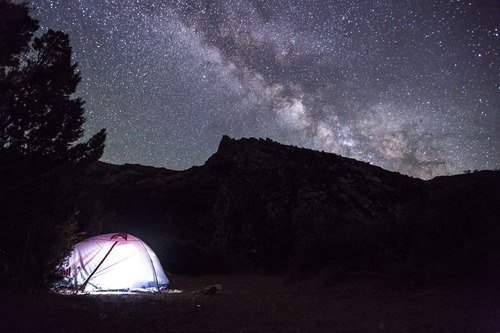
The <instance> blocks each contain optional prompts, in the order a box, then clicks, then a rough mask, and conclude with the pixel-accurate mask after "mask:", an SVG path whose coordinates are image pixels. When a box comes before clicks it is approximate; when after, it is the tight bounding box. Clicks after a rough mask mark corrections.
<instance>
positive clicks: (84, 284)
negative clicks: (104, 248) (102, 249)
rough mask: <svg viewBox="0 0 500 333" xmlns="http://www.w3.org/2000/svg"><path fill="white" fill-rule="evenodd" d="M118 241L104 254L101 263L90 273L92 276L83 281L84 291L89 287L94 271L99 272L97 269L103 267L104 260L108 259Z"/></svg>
mask: <svg viewBox="0 0 500 333" xmlns="http://www.w3.org/2000/svg"><path fill="white" fill-rule="evenodd" d="M116 243H118V241H116V242H115V243H114V244H113V245H112V246H111V248H110V249H109V251H108V253H106V255H105V256H104V258H102V260H101V262H100V263H99V265H97V267H96V268H95V269H94V271H93V272H92V274H90V276H89V277H88V278H87V280H85V282H84V283H83V285H82V288H81V289H82V292H83V291H84V290H85V288H86V287H87V282H89V281H90V279H91V278H92V276H94V273H95V272H97V270H98V269H99V267H101V264H102V263H103V262H104V260H106V258H107V257H108V255H109V254H110V253H111V250H113V248H114V247H115V245H116Z"/></svg>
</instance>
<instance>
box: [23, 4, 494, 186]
mask: <svg viewBox="0 0 500 333" xmlns="http://www.w3.org/2000/svg"><path fill="white" fill-rule="evenodd" d="M29 3H30V6H31V8H32V12H31V13H32V16H33V17H34V18H36V19H38V20H40V25H41V31H46V30H47V29H48V28H52V29H55V30H62V31H64V32H65V33H68V34H69V35H70V40H71V44H72V46H73V51H74V58H75V61H76V62H78V64H79V67H78V68H79V70H80V71H81V74H82V77H83V80H82V82H81V83H80V85H79V88H78V93H77V95H78V96H80V97H82V98H83V99H84V100H85V101H86V104H85V110H86V117H87V124H86V127H85V128H86V133H87V134H88V135H91V134H93V133H95V132H96V131H98V130H99V129H101V128H103V127H105V128H107V130H108V139H107V142H106V149H105V153H104V155H103V158H102V160H103V161H105V162H111V163H115V164H123V163H140V164H143V165H152V166H158V167H166V168H169V169H176V170H182V169H187V168H189V167H191V166H193V165H202V164H204V162H205V161H206V160H207V158H208V157H209V156H211V155H212V154H213V153H215V151H216V150H217V147H218V144H219V142H220V139H221V137H222V135H224V134H226V135H229V136H231V137H233V138H241V137H257V138H271V139H273V140H275V141H278V142H281V143H284V144H291V145H296V146H299V147H307V148H312V149H316V150H322V151H326V152H333V153H336V154H340V155H342V156H346V157H352V158H355V159H358V160H362V161H366V162H370V163H372V164H374V165H378V166H381V167H383V168H385V169H388V170H392V171H399V172H401V173H403V174H407V175H411V176H414V177H420V178H425V179H427V178H431V177H434V176H438V175H448V174H457V173H462V172H464V170H474V169H498V168H500V54H499V53H500V1H498V0H481V1H477V0H470V1H463V0H460V1H459V0H449V1H428V0H421V1H406V0H373V1H354V0H351V1H348V0H337V1H333V0H332V1H327V0H322V1H306V0H302V1H301V0H287V1H268V0H233V1H231V0H212V1H208V0H205V1H195V0H192V1H191V0H170V1H168V0H164V1H155V0H148V1H139V0H137V1H132V0H79V1H77V0H71V1H62V0H61V1H54V0H32V1H30V2H29Z"/></svg>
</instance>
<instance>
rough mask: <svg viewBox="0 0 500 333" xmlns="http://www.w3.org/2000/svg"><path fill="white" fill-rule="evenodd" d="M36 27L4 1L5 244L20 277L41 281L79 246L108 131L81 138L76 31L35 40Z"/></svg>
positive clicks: (0, 71) (0, 96)
mask: <svg viewBox="0 0 500 333" xmlns="http://www.w3.org/2000/svg"><path fill="white" fill-rule="evenodd" d="M37 28H38V25H37V21H35V20H32V19H31V18H30V17H29V14H28V8H27V7H26V5H24V4H13V3H12V2H11V1H6V0H0V45H1V46H2V47H0V173H1V175H2V177H1V178H0V201H1V202H2V206H1V207H0V221H1V222H0V223H1V226H2V228H1V230H0V248H2V249H3V250H4V251H5V252H6V254H7V258H8V260H10V261H11V264H10V267H11V269H12V272H11V273H12V278H13V282H24V283H25V284H26V283H27V284H29V285H31V286H37V287H39V286H43V285H46V284H47V283H48V282H50V281H51V280H52V279H53V278H54V277H55V275H56V273H57V267H58V265H59V263H60V262H61V261H62V260H63V259H64V258H65V257H66V255H67V254H68V253H69V251H70V250H71V248H72V246H73V241H74V233H75V230H76V228H77V226H76V215H77V213H78V200H77V199H78V196H79V187H80V184H81V183H82V181H83V178H82V176H83V175H84V174H85V172H86V169H87V168H88V166H89V165H90V164H91V163H93V162H95V161H97V160H98V159H99V158H100V157H101V155H102V153H103V150H104V141H105V138H106V134H105V130H104V129H103V130H101V131H100V132H98V133H97V134H95V135H94V136H93V137H91V138H90V139H89V140H87V141H83V142H78V140H80V139H81V138H82V136H83V129H82V126H83V124H84V122H85V118H84V117H83V113H84V109H83V101H82V100H81V99H80V98H75V97H73V94H74V93H75V91H76V87H77V85H78V83H79V82H80V80H81V78H80V74H79V73H78V72H77V70H76V67H77V65H76V64H75V63H73V62H72V60H71V55H72V49H71V46H70V43H69V36H68V35H67V34H64V33H62V32H60V31H53V30H48V31H47V32H46V33H44V34H43V35H42V36H41V37H39V38H34V39H33V41H32V42H31V39H32V36H33V33H34V32H35V31H36V29H37ZM30 42H31V43H30ZM4 46H5V47H4Z"/></svg>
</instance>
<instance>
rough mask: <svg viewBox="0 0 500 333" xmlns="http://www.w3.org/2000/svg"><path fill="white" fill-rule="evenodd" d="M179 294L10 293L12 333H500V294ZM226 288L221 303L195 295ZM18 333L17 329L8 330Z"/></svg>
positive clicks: (193, 281)
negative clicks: (211, 292) (143, 332)
mask: <svg viewBox="0 0 500 333" xmlns="http://www.w3.org/2000/svg"><path fill="white" fill-rule="evenodd" d="M171 282H172V285H173V288H175V289H176V290H179V291H181V292H179V293H159V294H92V295H61V294H56V293H47V292H35V293H27V292H26V291H17V292H13V291H2V292H0V297H1V300H0V320H1V321H0V327H2V331H4V332H5V331H12V332H14V331H15V332H49V331H50V332H62V331H64V332H84V331H85V332H96V331H99V332H103V331H107V332H120V331H121V332H123V331H127V332H132V331H162V332H163V331H164V332H166V331H168V332H271V331H272V332H278V331H279V332H498V331H500V288H492V287H489V288H485V287H484V286H483V287H481V286H472V285H468V286H467V287H464V286H463V285H461V286H458V285H455V286H452V285H447V286H442V287H434V288H429V287H425V288H424V287H420V288H414V289H412V290H408V289H401V288H394V287H388V286H387V285H386V284H384V282H383V281H380V280H379V279H376V278H374V277H370V278H367V277H366V276H352V277H349V278H348V279H345V280H343V281H341V282H336V283H332V282H331V281H329V279H325V278H324V277H322V278H319V277H317V278H310V279H305V280H295V279H290V278H283V277H276V276H274V277H272V276H263V275H217V276H202V277H185V276H173V277H171ZM214 284H221V285H222V289H221V290H218V291H217V293H216V294H215V295H213V296H208V295H204V294H200V293H193V291H195V290H198V289H203V288H205V287H207V286H210V285H214ZM7 328H8V329H7Z"/></svg>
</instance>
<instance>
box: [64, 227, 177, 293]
mask: <svg viewBox="0 0 500 333" xmlns="http://www.w3.org/2000/svg"><path fill="white" fill-rule="evenodd" d="M64 275H65V278H64V282H63V283H61V284H63V285H66V286H68V287H73V288H75V289H78V290H80V291H103V290H121V291H159V290H161V289H164V288H166V287H167V285H168V279H167V277H166V276H165V272H164V271H163V268H162V267H161V264H160V260H158V257H157V256H156V254H155V253H154V252H153V250H151V248H150V247H149V246H147V245H146V244H145V243H144V242H143V241H142V240H140V239H139V238H137V237H134V236H132V235H128V234H123V233H118V234H104V235H99V236H95V237H92V238H89V239H87V240H85V241H83V242H81V243H78V244H77V245H76V246H75V248H74V250H73V252H72V253H71V255H70V256H69V258H68V261H67V263H66V264H65V267H64Z"/></svg>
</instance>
